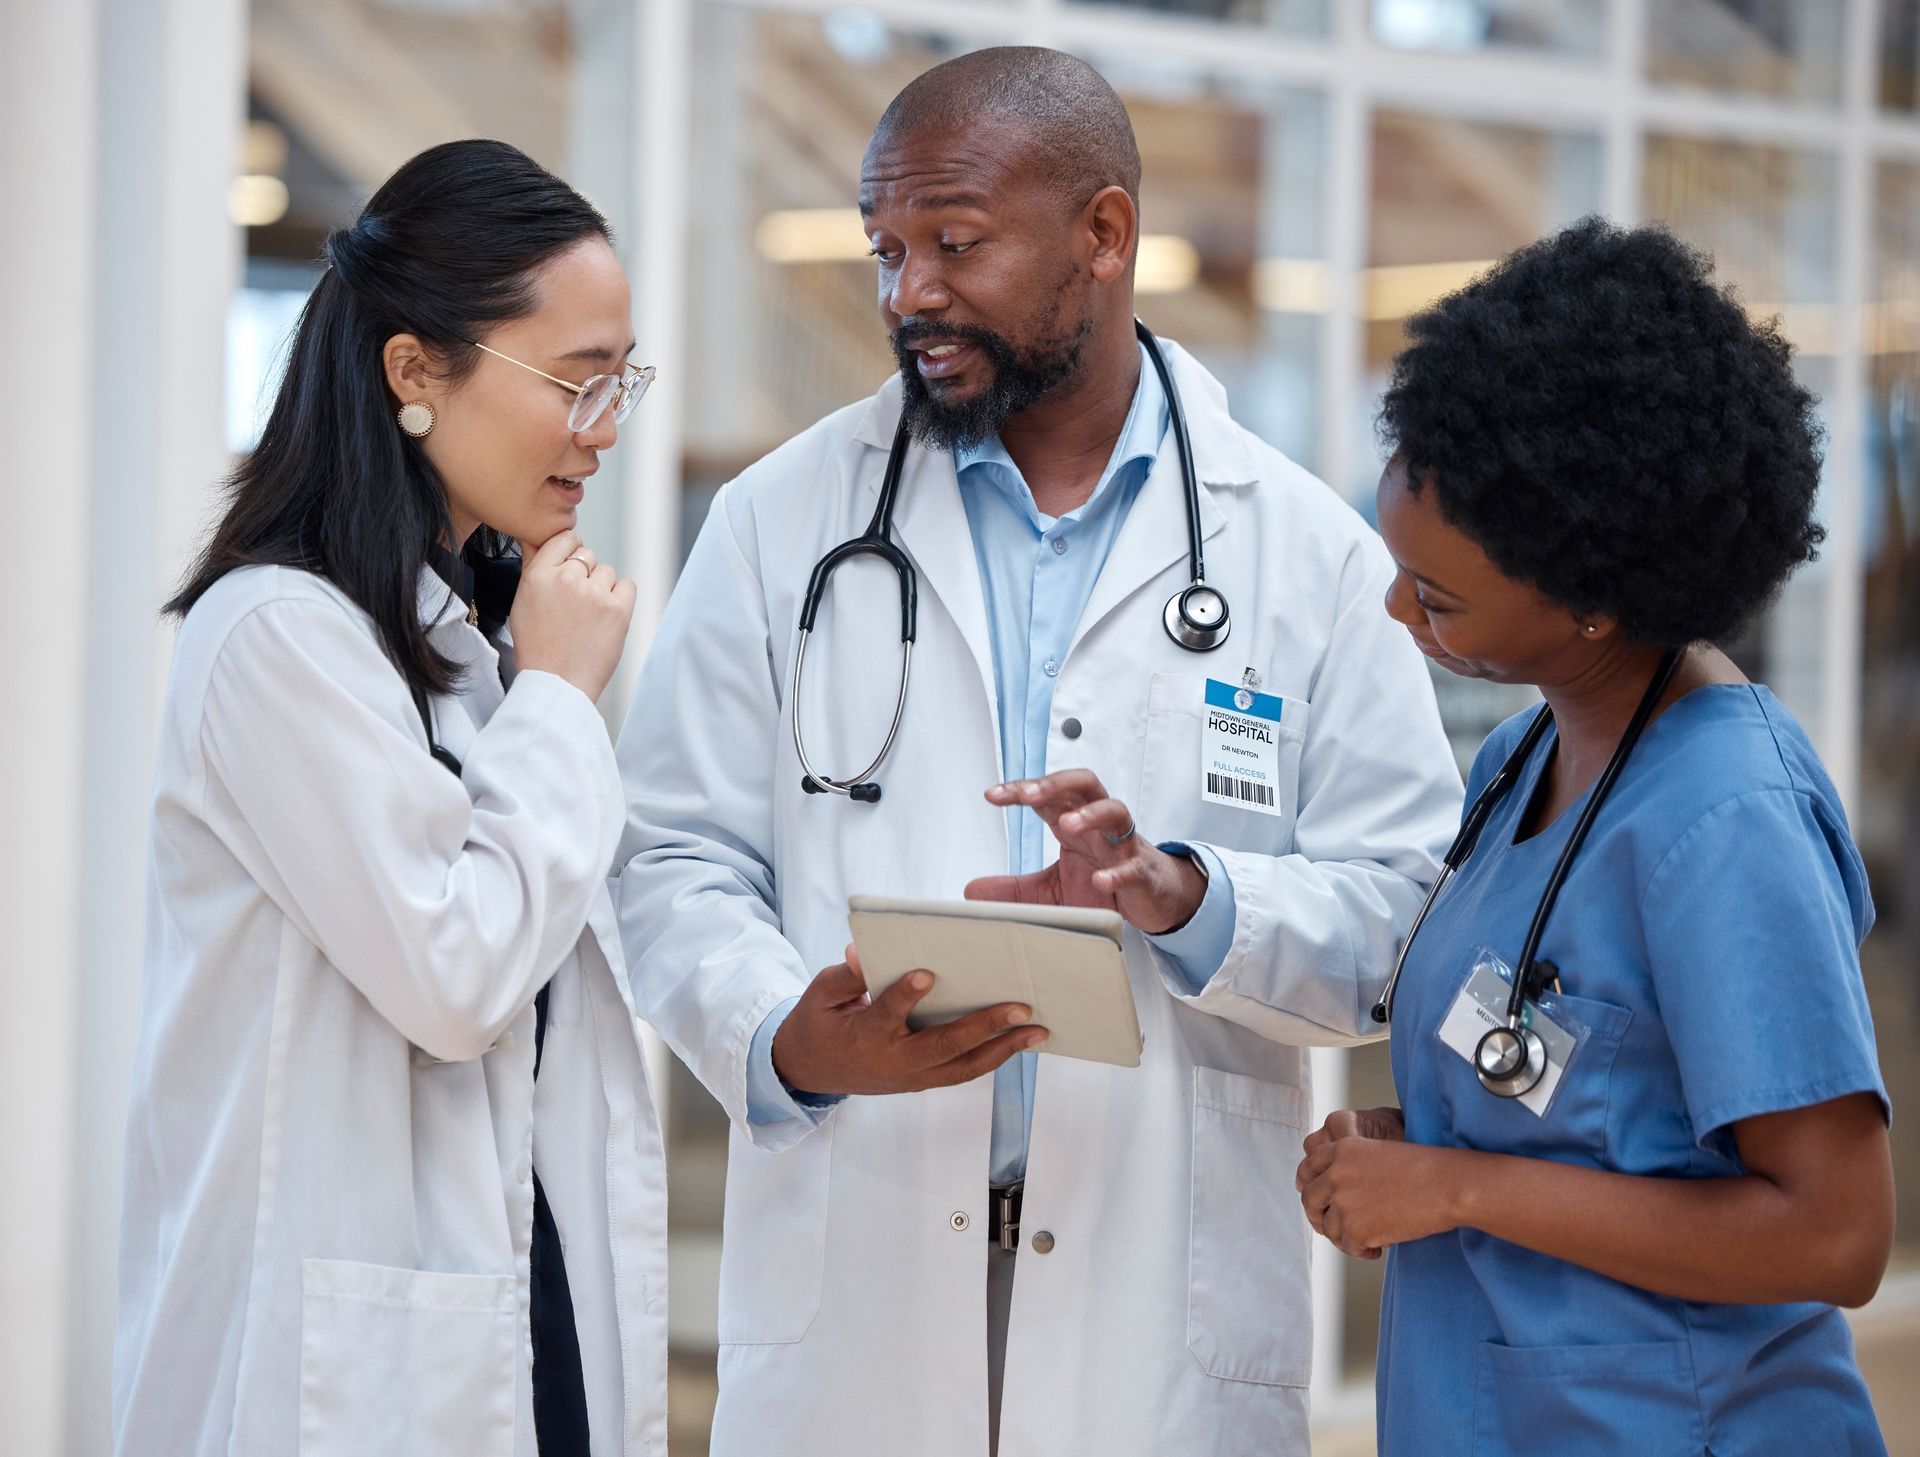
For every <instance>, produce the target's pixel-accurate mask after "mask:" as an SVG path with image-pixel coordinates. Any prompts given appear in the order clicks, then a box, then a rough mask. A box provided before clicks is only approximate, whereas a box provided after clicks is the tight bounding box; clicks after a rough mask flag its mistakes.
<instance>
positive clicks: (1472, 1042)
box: [1437, 946, 1588, 1118]
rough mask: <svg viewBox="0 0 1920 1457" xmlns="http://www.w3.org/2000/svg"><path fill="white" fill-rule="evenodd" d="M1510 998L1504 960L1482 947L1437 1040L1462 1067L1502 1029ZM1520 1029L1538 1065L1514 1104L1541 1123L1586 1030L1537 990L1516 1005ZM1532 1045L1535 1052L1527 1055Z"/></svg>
mask: <svg viewBox="0 0 1920 1457" xmlns="http://www.w3.org/2000/svg"><path fill="white" fill-rule="evenodd" d="M1512 993H1513V968H1512V967H1510V966H1508V965H1507V962H1506V958H1505V957H1503V956H1502V955H1501V954H1500V953H1499V952H1498V951H1495V950H1493V949H1491V948H1490V947H1486V946H1482V947H1480V948H1479V949H1478V950H1477V951H1476V952H1475V954H1474V959H1473V969H1472V971H1471V972H1469V973H1468V975H1467V980H1466V985H1464V986H1462V987H1461V988H1460V992H1459V995H1458V996H1456V997H1455V998H1454V999H1453V1005H1452V1006H1451V1007H1449V1008H1448V1009H1447V1015H1446V1017H1445V1018H1444V1019H1442V1021H1441V1023H1440V1029H1439V1032H1438V1034H1437V1035H1438V1036H1439V1038H1440V1040H1441V1041H1442V1042H1444V1043H1446V1045H1447V1046H1448V1047H1450V1048H1452V1049H1453V1050H1454V1051H1455V1052H1457V1053H1458V1054H1459V1055H1460V1056H1461V1057H1463V1058H1465V1059H1466V1061H1467V1064H1468V1066H1470V1067H1471V1066H1473V1065H1474V1059H1475V1056H1476V1054H1477V1053H1478V1050H1479V1047H1480V1041H1481V1039H1482V1038H1483V1037H1485V1036H1486V1035H1487V1033H1489V1032H1491V1031H1492V1030H1494V1029H1495V1028H1498V1027H1505V1026H1506V1025H1507V1004H1508V1001H1509V999H1510V998H1511V996H1512ZM1520 1025H1521V1026H1522V1027H1523V1028H1525V1029H1527V1030H1528V1031H1531V1032H1532V1033H1533V1034H1534V1035H1535V1037H1536V1038H1537V1039H1538V1042H1537V1044H1532V1043H1530V1044H1529V1046H1530V1051H1529V1057H1530V1058H1532V1057H1535V1056H1537V1057H1538V1058H1539V1060H1540V1061H1539V1064H1538V1065H1537V1066H1535V1067H1532V1068H1529V1069H1528V1070H1527V1072H1528V1075H1529V1076H1534V1077H1535V1081H1534V1083H1533V1086H1532V1087H1531V1088H1529V1089H1528V1090H1527V1091H1526V1092H1525V1093H1522V1094H1521V1095H1520V1096H1519V1097H1518V1098H1517V1099H1515V1100H1514V1101H1516V1102H1518V1103H1519V1104H1520V1106H1521V1107H1523V1108H1525V1109H1526V1110H1527V1111H1528V1112H1529V1113H1531V1114H1533V1116H1534V1117H1536V1118H1544V1117H1546V1116H1547V1112H1548V1110H1549V1109H1550V1108H1552V1107H1553V1098H1554V1094H1555V1093H1557V1092H1558V1091H1559V1090H1560V1080H1561V1079H1562V1078H1563V1077H1564V1076H1565V1075H1566V1071H1567V1069H1568V1067H1570V1066H1571V1065H1572V1063H1573V1060H1574V1058H1575V1056H1576V1055H1578V1053H1579V1051H1580V1049H1581V1047H1582V1046H1584V1045H1585V1043H1586V1040H1587V1032H1588V1028H1587V1026H1586V1024H1585V1023H1584V1022H1582V1021H1581V1020H1580V1019H1579V1018H1577V1017H1575V1016H1574V1015H1573V1014H1572V1013H1571V1012H1570V1011H1569V1010H1568V1009H1567V1007H1566V1006H1565V1004H1564V1003H1562V1002H1561V1001H1560V1000H1559V999H1558V998H1557V997H1555V996H1554V994H1553V992H1552V991H1542V992H1541V993H1540V995H1539V996H1538V997H1530V998H1528V999H1526V1000H1525V1001H1523V1002H1522V1003H1521V1005H1520ZM1536 1046H1537V1052H1536V1051H1534V1050H1532V1049H1533V1048H1534V1047H1536Z"/></svg>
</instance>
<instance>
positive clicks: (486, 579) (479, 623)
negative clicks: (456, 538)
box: [427, 542, 520, 637]
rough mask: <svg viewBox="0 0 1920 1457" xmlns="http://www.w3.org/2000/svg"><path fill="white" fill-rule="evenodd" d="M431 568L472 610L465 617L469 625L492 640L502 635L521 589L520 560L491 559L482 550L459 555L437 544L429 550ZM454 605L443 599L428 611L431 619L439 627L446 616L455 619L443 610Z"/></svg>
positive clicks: (510, 558) (514, 557)
mask: <svg viewBox="0 0 1920 1457" xmlns="http://www.w3.org/2000/svg"><path fill="white" fill-rule="evenodd" d="M427 567H428V569H429V570H430V571H431V572H432V573H433V577H434V578H436V579H438V581H439V582H440V583H441V584H443V585H444V586H446V587H450V588H452V590H453V595H454V596H455V597H457V598H459V599H460V603H461V606H462V607H463V608H464V609H468V610H467V611H466V612H465V613H463V615H465V616H466V617H467V620H468V621H469V622H471V623H473V624H474V625H475V626H476V627H478V628H479V629H480V630H481V631H482V632H483V633H485V634H486V635H487V636H488V637H496V636H498V635H499V632H500V629H501V628H502V627H504V626H505V625H506V621H507V617H508V615H509V614H510V613H512V611H513V597H514V593H515V591H516V590H517V589H518V588H519V586H520V558H519V557H517V556H505V557H490V556H486V555H484V554H483V553H481V552H480V551H478V550H473V551H462V552H461V553H460V554H459V555H457V556H456V555H455V554H454V553H453V552H451V551H449V550H448V549H447V548H446V547H445V546H443V545H441V544H440V543H439V542H434V543H433V544H431V545H430V546H428V548H427ZM436 595H437V594H436ZM451 605H452V604H451V603H450V602H448V601H447V600H446V599H445V598H440V599H439V601H438V602H436V603H434V604H433V605H432V606H431V607H430V608H429V609H428V613H427V620H428V621H429V622H431V623H436V624H437V623H438V622H439V621H440V620H441V619H442V618H443V617H446V616H451V615H452V614H451V613H449V612H446V611H444V610H443V609H444V608H447V607H451ZM476 608H477V610H474V609H476Z"/></svg>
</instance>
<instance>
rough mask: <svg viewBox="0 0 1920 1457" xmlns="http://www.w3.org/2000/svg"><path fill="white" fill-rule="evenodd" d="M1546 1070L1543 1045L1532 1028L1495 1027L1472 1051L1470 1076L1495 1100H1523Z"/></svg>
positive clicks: (1545, 1054)
mask: <svg viewBox="0 0 1920 1457" xmlns="http://www.w3.org/2000/svg"><path fill="white" fill-rule="evenodd" d="M1546 1070H1547V1049H1546V1044H1544V1043H1543V1042H1541V1040H1540V1034H1539V1033H1538V1032H1535V1031H1534V1030H1533V1029H1532V1028H1531V1027H1494V1028H1490V1029H1489V1030H1488V1031H1487V1033H1486V1035H1485V1036H1483V1037H1482V1038H1481V1039H1480V1042H1479V1045H1478V1046H1476V1047H1475V1048H1474V1049H1473V1073H1474V1076H1475V1077H1477V1078H1479V1079H1480V1086H1481V1087H1483V1088H1485V1089H1486V1090H1487V1091H1488V1092H1489V1093H1492V1094H1493V1095H1494V1096H1495V1097H1498V1098H1524V1097H1525V1096H1526V1095H1527V1094H1528V1093H1531V1092H1532V1091H1533V1090H1534V1088H1535V1087H1536V1086H1537V1085H1538V1084H1539V1082H1540V1079H1541V1076H1542V1075H1543V1074H1544V1073H1545V1072H1546Z"/></svg>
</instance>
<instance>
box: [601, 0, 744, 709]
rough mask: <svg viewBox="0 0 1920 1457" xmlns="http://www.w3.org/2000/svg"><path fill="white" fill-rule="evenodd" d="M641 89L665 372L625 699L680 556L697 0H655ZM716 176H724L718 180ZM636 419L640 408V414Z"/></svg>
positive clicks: (652, 263)
mask: <svg viewBox="0 0 1920 1457" xmlns="http://www.w3.org/2000/svg"><path fill="white" fill-rule="evenodd" d="M634 41H635V54H634V65H633V76H634V85H635V87H636V88H637V91H638V94H639V96H640V109H639V116H638V123H639V130H638V134H637V135H636V136H635V138H634V143H633V151H632V155H633V158H634V176H633V224H632V225H633V229H634V238H633V242H634V246H633V250H632V253H631V255H630V256H631V260H632V268H633V296H634V313H635V316H636V318H637V321H638V324H639V329H640V337H641V339H642V340H644V341H646V342H645V347H646V348H647V349H648V350H649V351H650V355H649V357H650V359H651V360H652V362H653V363H654V364H656V365H657V366H659V369H660V378H659V381H658V383H656V384H655V385H654V387H653V391H652V393H650V394H649V395H648V396H647V401H646V403H645V404H644V405H643V406H641V408H642V409H643V410H645V411H646V419H645V421H644V422H643V423H642V424H641V427H640V428H639V429H637V430H636V431H635V432H634V434H633V438H632V439H630V440H629V441H628V442H627V450H628V459H627V461H626V463H625V466H624V467H623V470H624V473H625V478H626V483H627V490H626V500H625V503H624V505H625V511H624V516H625V530H626V536H625V540H624V542H623V543H622V546H621V560H622V561H623V562H625V563H627V567H626V570H627V571H628V573H629V574H630V575H632V577H633V578H634V580H635V581H637V582H638V583H639V584H640V600H639V603H638V605H637V606H636V607H635V609H634V614H633V630H632V632H631V633H629V634H628V637H627V655H626V660H625V661H624V662H623V663H622V664H621V671H620V674H619V675H618V676H617V677H616V678H615V680H614V686H613V689H612V690H611V691H612V695H613V698H612V701H613V702H615V703H617V704H618V705H620V707H621V708H622V709H624V707H625V704H626V700H627V696H628V694H629V693H630V692H631V688H632V684H633V677H634V674H635V673H637V672H638V670H639V663H640V658H641V655H642V654H643V653H644V652H645V650H646V647H647V644H648V643H650V642H651V641H652V640H653V632H654V629H655V628H656V627H658V626H659V623H660V614H661V612H662V611H663V610H664V609H665V608H666V605H667V594H668V593H669V592H670V591H671V590H672V587H673V580H674V577H675V576H676V574H677V573H678V570H679V566H680V552H679V540H680V535H679V533H680V486H681V476H680V448H681V440H682V430H681V421H682V418H683V415H684V411H685V408H686V407H685V403H684V401H685V398H686V393H685V392H686V385H687V355H688V351H687V326H688V320H687V307H686V294H687V247H688V239H689V237H690V236H691V232H690V229H693V228H697V227H698V220H697V218H695V217H694V215H693V212H692V209H693V206H694V200H693V198H692V196H691V195H690V189H689V187H688V177H687V155H688V151H689V149H690V147H691V145H692V142H691V136H692V125H693V123H692V105H693V96H692V85H693V77H692V75H691V74H690V72H691V69H692V67H691V65H690V61H691V58H692V55H693V5H692V0H650V3H649V4H647V5H646V6H645V7H643V8H642V10H641V12H640V24H639V26H638V27H637V30H636V34H635V36H634ZM712 185H716V186H719V185H726V184H723V183H720V182H718V181H717V180H715V181H714V182H713V184H712ZM634 418H635V419H636V420H638V419H639V417H638V416H635V417H634Z"/></svg>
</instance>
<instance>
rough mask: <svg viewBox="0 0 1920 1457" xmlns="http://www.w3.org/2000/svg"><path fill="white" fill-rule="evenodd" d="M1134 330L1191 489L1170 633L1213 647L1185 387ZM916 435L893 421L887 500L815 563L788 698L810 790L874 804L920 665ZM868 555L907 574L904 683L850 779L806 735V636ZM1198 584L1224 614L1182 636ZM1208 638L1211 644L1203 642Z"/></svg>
mask: <svg viewBox="0 0 1920 1457" xmlns="http://www.w3.org/2000/svg"><path fill="white" fill-rule="evenodd" d="M1134 334H1135V337H1137V338H1138V339H1139V341H1140V343H1141V345H1142V347H1143V348H1145V350H1146V351H1147V358H1148V360H1149V361H1150V362H1151V363H1152V365H1153V369H1154V373H1155V374H1156V375H1158V376H1159V379H1160V385H1161V389H1162V391H1163V392H1164V393H1165V395H1166V399H1167V416H1168V422H1169V424H1170V425H1171V426H1172V428H1173V441H1174V449H1175V451H1176V453H1177V454H1178V455H1179V457H1180V480H1181V485H1182V487H1183V489H1184V492H1185V495H1186V506H1187V567H1188V574H1189V576H1190V577H1191V579H1192V580H1191V581H1190V582H1189V584H1188V586H1187V588H1186V590H1185V591H1183V592H1179V593H1176V594H1175V596H1174V599H1173V602H1171V603H1169V604H1168V611H1169V618H1170V620H1169V625H1168V629H1167V630H1168V635H1169V636H1170V637H1172V638H1173V640H1174V641H1175V642H1177V643H1179V644H1180V645H1181V646H1182V647H1184V648H1187V649H1188V650H1189V651H1191V652H1206V651H1210V650H1212V649H1213V648H1216V647H1218V646H1219V645H1220V644H1221V643H1222V642H1225V641H1226V634H1227V621H1228V618H1227V608H1226V598H1225V596H1223V595H1222V594H1221V593H1220V592H1219V589H1218V588H1215V587H1211V586H1207V585H1206V564H1205V561H1204V559H1203V557H1202V555H1201V549H1200V483H1199V478H1198V476H1196V475H1195V473H1194V464H1193V439H1192V436H1191V435H1190V434H1189V433H1188V430H1187V413H1186V411H1185V409H1183V408H1182V407H1181V404H1180V392H1179V390H1178V389H1176V388H1175V387H1174V383H1173V371H1172V370H1171V369H1169V368H1168V366H1167V361H1166V356H1165V355H1163V354H1162V353H1161V350H1160V342H1159V340H1157V339H1155V338H1154V336H1153V332H1152V330H1150V329H1148V328H1147V326H1146V325H1145V324H1143V323H1141V322H1140V321H1139V320H1138V319H1135V320H1134ZM910 439H911V435H910V432H909V430H908V428H907V420H906V415H905V413H904V411H903V412H902V414H901V417H900V422H899V424H898V425H897V426H896V427H895V428H894V433H893V447H892V449H891V450H890V451H889V452H888V454H887V467H886V473H885V474H884V475H883V476H882V477H881V482H880V499H879V501H878V502H876V503H875V505H874V508H873V517H872V519H871V520H870V521H868V523H867V529H866V530H865V531H864V532H862V533H861V534H860V535H859V536H856V537H854V538H853V539H852V540H851V541H845V542H842V543H841V544H840V545H839V546H836V547H835V548H833V550H831V551H829V552H828V553H827V554H826V555H825V556H823V557H821V558H820V560H819V561H817V562H815V563H814V566H813V572H812V574H811V575H810V576H809V577H808V579H807V590H806V592H805V594H804V595H803V596H802V597H801V599H800V624H799V634H798V640H797V642H796V644H795V647H794V654H793V675H792V680H791V681H792V687H791V690H790V694H789V701H790V703H791V705H792V713H793V750H794V754H795V755H796V756H797V757H798V759H799V761H800V772H801V775H802V778H801V781H800V782H801V787H802V788H804V789H805V790H806V791H807V792H808V793H810V794H845V795H848V796H849V797H851V798H853V799H857V800H862V801H865V802H868V803H872V802H875V801H877V800H878V799H879V798H880V786H879V785H878V784H876V783H874V782H873V780H872V775H873V774H874V773H875V772H876V771H877V770H878V769H879V768H880V766H881V764H883V763H884V762H885V761H886V757H887V755H888V754H889V753H891V752H892V750H893V745H894V741H895V740H896V739H897V738H898V737H899V735H900V724H901V722H902V720H903V719H904V718H905V716H906V711H907V689H908V686H909V684H910V682H911V678H912V669H913V642H914V634H915V630H916V614H917V609H918V605H919V604H918V596H919V585H918V581H919V579H918V574H917V573H916V572H915V571H914V567H913V563H912V561H911V560H910V559H909V558H908V556H907V554H906V553H905V552H904V551H902V550H901V549H900V548H899V547H898V546H896V545H895V544H894V542H893V508H894V502H895V500H896V499H897V498H898V496H899V493H900V478H901V475H902V474H903V472H904V469H905V465H906V458H907V447H908V444H909V443H910ZM863 555H865V556H877V557H879V558H881V559H882V560H883V561H885V562H886V563H887V564H888V565H889V566H891V567H892V568H893V570H894V573H895V575H896V576H898V577H899V579H900V688H899V692H898V693H897V694H896V695H895V697H894V704H893V722H892V724H890V725H889V726H888V729H887V737H886V741H885V742H884V743H883V744H882V745H881V746H880V752H879V753H878V754H877V755H875V756H874V760H873V762H872V763H871V764H869V765H867V767H866V768H865V769H863V770H861V771H860V772H859V773H858V774H855V775H852V776H850V777H848V778H846V779H833V778H830V777H828V776H827V775H825V774H822V773H820V772H819V771H818V770H816V769H815V768H814V767H813V763H812V760H811V759H810V758H809V757H808V755H807V746H806V739H805V735H804V733H803V731H802V729H801V726H800V685H801V683H802V681H803V675H804V670H805V667H806V661H807V643H808V641H809V639H811V637H812V636H813V629H814V624H815V623H816V622H817V620H818V618H819V614H820V606H821V604H822V602H824V601H825V600H826V594H827V584H828V582H829V581H830V580H831V579H832V576H833V573H834V569H835V568H837V567H839V566H840V565H841V564H842V563H843V562H845V561H847V560H848V559H850V558H852V557H855V556H863ZM1198 587H1205V588H1206V592H1207V593H1209V594H1211V595H1212V597H1213V598H1214V599H1216V600H1217V601H1218V603H1219V607H1220V620H1219V622H1218V623H1213V624H1209V623H1206V622H1204V621H1200V620H1195V621H1193V622H1191V623H1187V624H1186V627H1187V629H1188V631H1187V633H1186V635H1185V636H1182V635H1181V634H1179V633H1176V632H1175V631H1174V628H1173V624H1172V622H1171V616H1172V614H1173V612H1174V611H1175V609H1176V607H1178V609H1179V612H1180V615H1181V617H1182V618H1184V617H1185V615H1186V614H1185V605H1184V604H1185V603H1186V600H1187V597H1188V594H1190V593H1192V592H1193V591H1194V589H1195V588H1198ZM1202 643H1203V644H1204V645H1199V644H1202Z"/></svg>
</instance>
